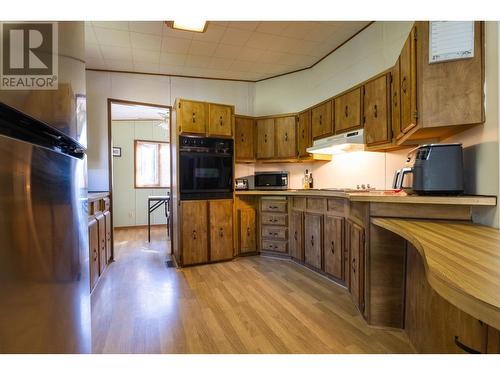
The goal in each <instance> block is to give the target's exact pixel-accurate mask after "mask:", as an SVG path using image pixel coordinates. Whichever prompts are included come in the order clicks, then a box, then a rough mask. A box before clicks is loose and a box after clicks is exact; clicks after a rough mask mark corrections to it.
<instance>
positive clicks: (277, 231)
mask: <svg viewBox="0 0 500 375" xmlns="http://www.w3.org/2000/svg"><path fill="white" fill-rule="evenodd" d="M287 234H288V231H287V228H285V227H268V226H263V227H262V238H270V239H276V240H286V239H287Z"/></svg>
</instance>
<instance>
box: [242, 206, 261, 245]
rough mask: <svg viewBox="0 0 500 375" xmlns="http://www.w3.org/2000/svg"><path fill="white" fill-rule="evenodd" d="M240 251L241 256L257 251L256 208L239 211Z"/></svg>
mask: <svg viewBox="0 0 500 375" xmlns="http://www.w3.org/2000/svg"><path fill="white" fill-rule="evenodd" d="M237 215H238V229H237V232H238V249H239V253H240V254H245V253H253V252H256V251H257V238H256V237H257V233H256V230H257V224H256V215H255V209H254V208H245V209H240V210H238V214H237Z"/></svg>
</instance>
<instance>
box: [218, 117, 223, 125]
mask: <svg viewBox="0 0 500 375" xmlns="http://www.w3.org/2000/svg"><path fill="white" fill-rule="evenodd" d="M222 123H223V121H222V116H220V117H219V124H220V126H222Z"/></svg>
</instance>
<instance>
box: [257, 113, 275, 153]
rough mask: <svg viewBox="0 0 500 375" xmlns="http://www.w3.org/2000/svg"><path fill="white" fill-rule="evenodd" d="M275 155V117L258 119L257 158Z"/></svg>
mask: <svg viewBox="0 0 500 375" xmlns="http://www.w3.org/2000/svg"><path fill="white" fill-rule="evenodd" d="M273 157H274V119H272V118H268V119H258V120H257V159H271V158H273Z"/></svg>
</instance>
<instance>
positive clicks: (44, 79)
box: [0, 22, 58, 90]
mask: <svg viewBox="0 0 500 375" xmlns="http://www.w3.org/2000/svg"><path fill="white" fill-rule="evenodd" d="M0 26H1V27H0V35H1V48H0V53H1V58H0V89H2V90H56V89H57V73H58V72H57V68H58V66H57V63H58V56H57V46H58V38H57V36H58V35H57V23H55V22H29V23H24V22H2V23H1V25H0Z"/></svg>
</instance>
